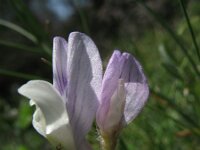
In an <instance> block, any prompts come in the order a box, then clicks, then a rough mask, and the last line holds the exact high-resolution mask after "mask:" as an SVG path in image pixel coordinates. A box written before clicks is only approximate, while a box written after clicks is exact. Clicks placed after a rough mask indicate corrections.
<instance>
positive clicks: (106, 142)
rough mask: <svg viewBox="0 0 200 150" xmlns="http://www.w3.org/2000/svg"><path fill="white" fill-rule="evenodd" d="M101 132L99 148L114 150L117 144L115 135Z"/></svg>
mask: <svg viewBox="0 0 200 150" xmlns="http://www.w3.org/2000/svg"><path fill="white" fill-rule="evenodd" d="M100 133H101V149H102V150H115V148H116V145H117V135H114V136H112V135H109V134H105V133H103V132H100Z"/></svg>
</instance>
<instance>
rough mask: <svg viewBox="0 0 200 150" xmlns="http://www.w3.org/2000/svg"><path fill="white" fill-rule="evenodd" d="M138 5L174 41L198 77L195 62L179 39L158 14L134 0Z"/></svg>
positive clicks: (138, 0) (141, 2) (199, 74)
mask: <svg viewBox="0 0 200 150" xmlns="http://www.w3.org/2000/svg"><path fill="white" fill-rule="evenodd" d="M136 2H138V3H139V4H141V5H142V6H143V7H144V8H145V9H146V10H147V11H148V12H149V13H150V14H151V15H152V16H153V17H154V18H155V19H156V20H157V21H158V22H159V23H160V25H161V26H162V27H163V28H164V29H165V30H166V31H167V32H168V33H169V35H170V36H171V37H172V38H173V39H174V41H175V42H176V43H177V44H178V45H179V47H180V48H181V50H182V52H183V53H184V55H185V56H186V57H187V59H188V60H189V62H190V63H191V65H192V68H193V69H194V71H195V73H196V74H197V75H198V77H200V72H199V70H198V68H197V65H196V64H195V61H194V60H193V59H192V57H191V56H190V55H189V53H188V52H187V49H186V48H185V46H184V45H183V44H182V43H183V42H182V41H181V40H180V38H179V37H178V36H177V35H176V34H175V33H174V31H173V30H172V29H171V28H170V27H169V25H168V24H167V23H166V22H165V21H164V20H163V19H162V18H161V17H159V15H158V14H156V13H155V12H154V11H153V10H152V9H151V8H149V7H148V6H147V5H146V4H145V3H144V2H143V1H141V0H136Z"/></svg>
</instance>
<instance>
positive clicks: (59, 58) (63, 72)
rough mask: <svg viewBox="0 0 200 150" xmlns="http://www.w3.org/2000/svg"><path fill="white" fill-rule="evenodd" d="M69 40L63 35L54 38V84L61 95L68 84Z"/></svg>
mask: <svg viewBox="0 0 200 150" xmlns="http://www.w3.org/2000/svg"><path fill="white" fill-rule="evenodd" d="M67 46H68V45H67V42H66V41H65V39H64V38H62V37H55V38H54V39H53V60H52V62H53V86H54V87H55V88H56V89H57V90H58V91H59V93H60V94H61V95H63V94H64V93H66V86H67V48H68V47H67Z"/></svg>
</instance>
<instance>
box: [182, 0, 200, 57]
mask: <svg viewBox="0 0 200 150" xmlns="http://www.w3.org/2000/svg"><path fill="white" fill-rule="evenodd" d="M179 2H180V4H181V8H182V10H183V13H184V16H185V19H186V21H187V24H188V28H189V30H190V34H191V37H192V41H193V44H194V47H195V49H196V53H197V56H198V58H199V60H200V51H199V47H198V44H197V41H196V37H195V35H194V31H193V28H192V25H191V23H190V18H189V16H188V14H187V11H186V8H185V5H184V3H183V0H179Z"/></svg>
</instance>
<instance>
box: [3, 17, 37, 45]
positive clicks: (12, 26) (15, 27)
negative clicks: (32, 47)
mask: <svg viewBox="0 0 200 150" xmlns="http://www.w3.org/2000/svg"><path fill="white" fill-rule="evenodd" d="M0 25H2V26H5V27H7V28H10V29H12V30H14V31H16V32H18V33H20V34H21V35H23V36H25V37H26V38H27V39H29V40H31V41H32V42H33V43H37V42H38V41H37V38H36V37H35V36H34V35H33V34H31V33H30V32H28V31H27V30H25V29H23V28H22V27H20V26H18V25H16V24H14V23H12V22H9V21H6V20H3V19H0Z"/></svg>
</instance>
